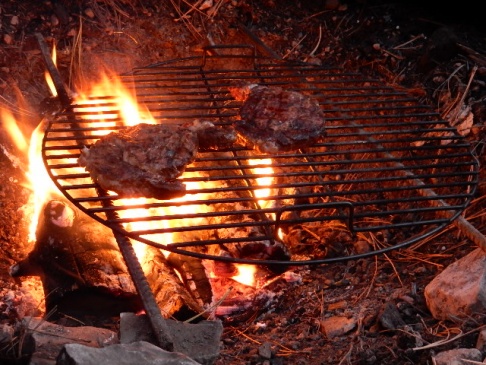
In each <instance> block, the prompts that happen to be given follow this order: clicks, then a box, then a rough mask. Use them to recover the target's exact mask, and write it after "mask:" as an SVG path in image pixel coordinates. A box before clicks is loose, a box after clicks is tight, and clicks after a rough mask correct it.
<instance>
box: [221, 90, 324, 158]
mask: <svg viewBox="0 0 486 365" xmlns="http://www.w3.org/2000/svg"><path fill="white" fill-rule="evenodd" d="M230 91H231V93H232V95H233V97H234V98H235V99H236V100H242V101H243V105H242V106H241V108H240V118H241V119H240V120H238V121H237V122H236V130H237V131H238V132H239V133H240V135H241V136H242V137H243V139H244V140H245V142H246V143H247V144H249V145H250V146H252V147H254V148H256V149H258V150H260V151H261V152H265V153H278V152H284V151H291V150H296V149H299V148H302V147H306V146H309V144H311V143H314V142H316V141H317V140H318V139H319V138H320V137H322V136H323V135H324V127H325V120H324V114H323V113H322V111H321V109H320V107H319V104H318V103H317V101H315V100H313V99H311V98H309V97H308V96H305V95H303V94H301V93H298V92H295V91H287V90H284V89H282V88H281V87H276V86H274V87H270V86H258V85H250V86H246V87H243V88H233V89H231V90H230Z"/></svg>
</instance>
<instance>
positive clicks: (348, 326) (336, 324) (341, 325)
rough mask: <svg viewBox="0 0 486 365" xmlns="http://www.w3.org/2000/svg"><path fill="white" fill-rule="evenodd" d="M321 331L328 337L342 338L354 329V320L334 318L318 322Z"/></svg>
mask: <svg viewBox="0 0 486 365" xmlns="http://www.w3.org/2000/svg"><path fill="white" fill-rule="evenodd" d="M320 324H321V328H322V329H321V331H322V332H323V333H324V334H325V335H326V336H327V337H328V338H332V337H338V336H342V335H344V334H346V333H348V332H349V331H351V330H352V329H353V328H355V327H356V319H354V318H347V317H340V316H334V317H329V318H325V319H323V320H322V321H320Z"/></svg>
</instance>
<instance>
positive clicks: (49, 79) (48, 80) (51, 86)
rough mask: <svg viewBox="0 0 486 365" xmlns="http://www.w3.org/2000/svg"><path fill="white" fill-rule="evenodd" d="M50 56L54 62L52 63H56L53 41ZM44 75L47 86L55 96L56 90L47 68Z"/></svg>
mask: <svg viewBox="0 0 486 365" xmlns="http://www.w3.org/2000/svg"><path fill="white" fill-rule="evenodd" d="M51 57H52V62H54V64H55V65H56V64H57V51H56V44H55V43H54V44H53V45H52V55H51ZM44 77H45V79H46V83H47V86H48V87H49V90H50V91H51V94H52V96H57V90H56V87H55V86H54V81H53V80H52V77H51V75H50V74H49V72H48V71H47V70H46V71H45V72H44Z"/></svg>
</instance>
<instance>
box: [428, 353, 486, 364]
mask: <svg viewBox="0 0 486 365" xmlns="http://www.w3.org/2000/svg"><path fill="white" fill-rule="evenodd" d="M481 360H482V355H481V351H479V350H478V349H454V350H449V351H443V352H440V353H438V354H437V355H435V356H433V357H432V361H433V363H434V364H435V365H468V364H471V363H473V361H477V363H478V364H479V363H480V362H481Z"/></svg>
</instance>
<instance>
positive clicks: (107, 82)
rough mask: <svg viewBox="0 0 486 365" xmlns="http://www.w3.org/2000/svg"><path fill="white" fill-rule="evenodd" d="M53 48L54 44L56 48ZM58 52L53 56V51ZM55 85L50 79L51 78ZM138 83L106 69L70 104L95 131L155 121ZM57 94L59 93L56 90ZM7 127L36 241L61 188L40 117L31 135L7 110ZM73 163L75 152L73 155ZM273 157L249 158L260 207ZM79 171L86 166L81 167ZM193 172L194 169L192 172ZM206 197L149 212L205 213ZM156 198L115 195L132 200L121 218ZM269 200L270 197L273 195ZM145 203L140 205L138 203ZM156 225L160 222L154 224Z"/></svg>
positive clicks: (251, 279)
mask: <svg viewBox="0 0 486 365" xmlns="http://www.w3.org/2000/svg"><path fill="white" fill-rule="evenodd" d="M53 53H54V54H55V48H54V50H53ZM54 57H55V56H54ZM48 79H50V77H48V74H46V80H48ZM47 82H48V83H49V84H50V85H52V81H47ZM50 88H51V90H52V92H53V94H54V93H55V88H54V87H53V86H51V87H50ZM134 90H135V88H129V87H127V85H126V84H125V83H124V82H122V79H121V78H120V77H109V76H108V75H105V76H103V77H101V79H100V81H99V82H96V83H93V84H92V85H91V86H90V87H86V88H85V91H84V92H83V93H79V94H74V96H73V102H72V106H73V108H74V111H75V112H76V111H77V110H82V111H83V113H80V114H82V115H83V118H87V119H89V120H94V121H96V122H97V125H99V126H100V127H106V128H100V129H99V130H97V131H96V133H97V136H99V135H100V133H106V134H107V133H110V131H111V128H112V127H115V126H116V125H119V123H120V120H121V121H122V123H123V124H124V125H127V126H133V125H136V124H139V123H148V124H155V123H156V121H155V119H154V117H153V116H152V115H151V113H150V111H149V110H148V109H147V108H145V107H144V106H143V105H140V104H139V103H138V102H137V98H136V95H135V94H134ZM54 95H55V94H54ZM0 117H1V118H2V120H3V122H4V124H5V126H6V129H7V130H8V131H9V134H10V136H11V138H12V140H13V141H15V143H16V145H17V146H18V149H19V150H20V151H21V152H22V153H23V154H24V155H28V157H29V168H28V171H27V172H26V176H27V178H28V179H29V180H30V181H31V184H30V188H31V189H32V198H31V199H32V207H33V209H32V214H31V222H32V223H31V227H30V233H29V241H31V242H33V241H35V231H36V225H37V222H38V218H39V214H40V211H41V209H42V208H43V207H44V205H45V203H46V202H47V201H48V200H50V199H52V198H53V197H59V195H60V192H59V190H58V189H57V187H56V186H55V185H54V183H53V182H52V180H51V178H50V177H49V175H48V173H47V171H46V169H45V166H44V163H43V161H42V154H41V146H42V139H43V135H44V122H41V123H40V124H39V126H38V127H37V128H36V129H35V130H34V131H33V132H32V135H31V136H30V139H29V138H27V137H25V136H24V135H23V134H22V132H21V131H20V129H19V127H18V124H17V122H16V120H15V118H14V117H13V116H12V115H9V114H8V113H6V112H5V111H4V112H2V113H1V114H0ZM70 161H71V163H72V162H73V161H74V158H72V159H70ZM271 163H272V160H271V159H254V160H250V161H249V164H250V165H252V166H254V167H253V168H252V170H253V172H254V174H257V175H261V176H260V177H258V178H256V179H255V181H256V184H257V185H258V186H259V187H258V188H256V189H254V194H255V198H256V199H257V201H258V204H259V205H260V206H261V207H262V208H268V207H269V200H268V199H265V198H266V197H268V196H269V195H270V194H271V193H272V189H271V185H272V184H273V178H272V177H271V176H272V174H273V170H272V168H271V167H268V165H271ZM80 171H84V169H82V168H81V167H80ZM192 174H194V173H192ZM183 177H185V178H191V177H193V176H191V173H189V172H185V173H184V174H183ZM188 180H189V181H187V182H186V185H187V189H188V191H189V192H190V191H191V190H203V191H204V190H205V191H210V190H211V188H213V186H211V184H215V183H214V182H211V181H202V182H193V181H190V179H188ZM206 198H207V197H206V196H205V194H204V193H198V194H191V193H188V194H186V195H185V196H184V197H182V198H178V199H173V200H171V202H174V204H173V205H171V206H170V207H165V208H150V209H151V210H152V209H153V210H155V211H153V212H152V211H151V212H150V214H154V215H157V216H164V215H174V214H178V215H181V216H183V215H186V214H193V213H204V212H202V211H201V210H202V209H209V208H208V207H206V206H204V205H203V204H196V203H195V204H194V205H192V204H190V202H191V201H201V200H205V199H206ZM150 202H152V200H148V199H144V198H137V199H120V200H117V201H115V204H120V205H123V206H128V207H130V206H133V209H124V210H122V211H121V212H120V213H119V214H120V217H121V218H128V219H129V220H130V219H131V218H137V217H141V216H145V215H147V211H146V209H147V208H144V205H146V203H150ZM179 202H184V204H182V205H178V203H179ZM270 202H271V200H270ZM139 207H142V208H139ZM201 219H203V218H191V219H189V218H183V219H182V218H181V219H179V220H178V221H179V222H177V224H179V225H180V224H182V225H187V226H193V225H200V224H201V223H203V222H201V221H200V220H201ZM170 224H171V221H170V220H161V221H160V220H154V221H137V220H136V219H134V220H130V223H126V228H127V230H128V231H130V230H131V229H133V230H137V231H138V230H140V231H143V230H153V229H164V228H170V227H169V225H170ZM154 225H157V226H156V227H154ZM172 235H173V234H172V233H161V234H158V235H156V237H154V236H153V235H152V236H150V239H151V240H156V241H157V242H159V243H161V244H165V245H170V244H171V243H172V242H174V237H173V236H172ZM133 244H134V249H135V252H136V254H137V257H138V258H139V260H140V262H147V260H146V259H145V255H146V247H147V246H146V245H145V244H143V243H140V242H137V241H136V240H133ZM235 266H236V267H237V268H238V274H237V275H235V276H234V277H232V279H233V280H235V281H238V282H240V283H242V284H244V285H249V286H254V285H255V272H256V266H254V265H241V264H237V265H235Z"/></svg>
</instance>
